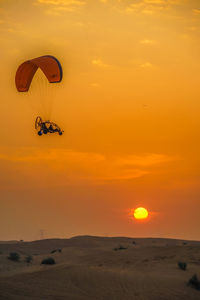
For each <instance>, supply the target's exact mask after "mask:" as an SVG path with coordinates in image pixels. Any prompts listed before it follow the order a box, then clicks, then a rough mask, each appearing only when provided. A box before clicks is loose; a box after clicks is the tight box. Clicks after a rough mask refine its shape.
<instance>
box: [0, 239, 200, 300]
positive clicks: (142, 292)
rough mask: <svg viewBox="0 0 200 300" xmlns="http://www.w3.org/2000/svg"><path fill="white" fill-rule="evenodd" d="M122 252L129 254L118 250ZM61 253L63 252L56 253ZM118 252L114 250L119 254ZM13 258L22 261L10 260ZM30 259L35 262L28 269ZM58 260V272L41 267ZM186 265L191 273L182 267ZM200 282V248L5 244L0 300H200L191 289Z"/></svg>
mask: <svg viewBox="0 0 200 300" xmlns="http://www.w3.org/2000/svg"><path fill="white" fill-rule="evenodd" d="M120 246H123V247H124V248H127V249H121V250H116V249H115V248H119V247H120ZM56 249H62V252H61V253H60V252H58V251H56V252H55V253H51V252H52V251H53V250H56ZM114 249H115V250H114ZM10 252H17V253H19V254H20V261H19V262H13V261H10V260H8V258H7V257H8V254H9V253H10ZM27 255H32V256H33V261H32V262H31V263H30V264H27V263H26V262H25V261H24V260H25V257H26V256H27ZM47 257H53V258H54V259H55V261H56V264H55V265H53V266H47V265H41V264H40V263H41V261H42V259H44V258H47ZM178 261H183V262H187V266H188V268H187V270H186V271H182V270H180V269H179V268H178V266H177V262H178ZM194 273H196V274H197V275H198V276H199V278H200V242H195V241H182V240H172V239H138V238H135V239H134V238H121V237H119V238H108V237H90V236H80V237H74V238H71V239H49V240H40V241H34V242H15V241H13V242H12V243H9V242H0V299H5V300H6V299H18V300H24V299H42V300H46V299H66V300H86V299H91V300H132V299H138V300H143V299H145V300H162V299H166V300H173V299H174V300H175V299H182V300H184V299H187V300H190V299H191V300H192V299H200V291H198V290H195V289H193V288H192V287H190V286H188V285H187V282H188V280H189V278H191V277H192V275H193V274H194Z"/></svg>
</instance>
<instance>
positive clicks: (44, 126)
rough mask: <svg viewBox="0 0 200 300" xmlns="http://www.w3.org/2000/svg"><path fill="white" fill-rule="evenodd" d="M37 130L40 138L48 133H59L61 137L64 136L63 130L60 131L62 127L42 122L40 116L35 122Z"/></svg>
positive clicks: (49, 122)
mask: <svg viewBox="0 0 200 300" xmlns="http://www.w3.org/2000/svg"><path fill="white" fill-rule="evenodd" d="M35 129H36V130H37V132H38V135H40V136H41V135H42V134H43V133H44V134H47V133H56V132H58V134H59V135H62V134H63V132H64V131H63V130H61V129H60V127H59V126H58V125H57V124H55V123H53V122H51V121H42V118H41V117H39V116H38V117H37V118H36V120H35Z"/></svg>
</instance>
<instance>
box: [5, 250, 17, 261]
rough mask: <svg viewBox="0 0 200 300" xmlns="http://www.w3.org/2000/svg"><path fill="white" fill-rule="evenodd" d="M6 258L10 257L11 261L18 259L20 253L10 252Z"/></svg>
mask: <svg viewBox="0 0 200 300" xmlns="http://www.w3.org/2000/svg"><path fill="white" fill-rule="evenodd" d="M8 259H10V260H12V261H19V260H20V255H19V254H18V253H17V252H10V254H9V256H8Z"/></svg>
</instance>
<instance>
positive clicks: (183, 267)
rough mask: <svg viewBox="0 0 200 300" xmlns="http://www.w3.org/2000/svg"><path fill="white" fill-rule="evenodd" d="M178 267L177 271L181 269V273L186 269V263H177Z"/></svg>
mask: <svg viewBox="0 0 200 300" xmlns="http://www.w3.org/2000/svg"><path fill="white" fill-rule="evenodd" d="M178 267H179V269H181V270H183V271H186V269H187V263H186V262H182V261H179V262H178Z"/></svg>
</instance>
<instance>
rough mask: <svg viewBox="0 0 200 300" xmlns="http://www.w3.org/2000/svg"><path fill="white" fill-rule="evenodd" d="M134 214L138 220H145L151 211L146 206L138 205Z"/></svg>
mask: <svg viewBox="0 0 200 300" xmlns="http://www.w3.org/2000/svg"><path fill="white" fill-rule="evenodd" d="M133 215H134V218H135V219H136V220H144V219H147V218H148V216H149V212H148V210H147V209H146V208H144V207H138V208H136V209H134V212H133Z"/></svg>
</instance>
